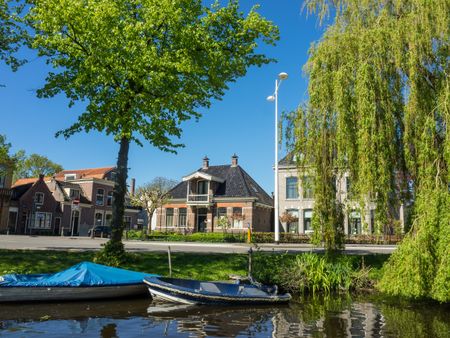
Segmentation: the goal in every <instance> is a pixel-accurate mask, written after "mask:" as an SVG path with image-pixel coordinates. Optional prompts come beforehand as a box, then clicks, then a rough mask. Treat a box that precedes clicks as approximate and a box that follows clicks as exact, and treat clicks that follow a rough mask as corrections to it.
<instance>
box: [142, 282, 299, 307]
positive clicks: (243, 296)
mask: <svg viewBox="0 0 450 338" xmlns="http://www.w3.org/2000/svg"><path fill="white" fill-rule="evenodd" d="M144 283H145V284H147V286H148V289H149V291H150V294H151V295H152V297H153V298H154V299H158V300H165V301H169V302H176V303H183V304H215V305H218V304H228V305H230V304H232V305H244V304H247V305H252V304H282V303H287V302H289V301H290V300H291V295H290V294H289V293H285V294H278V293H277V288H269V287H266V286H264V285H255V284H231V283H223V282H207V281H199V280H192V279H181V278H166V277H158V276H154V277H153V276H152V277H145V278H144Z"/></svg>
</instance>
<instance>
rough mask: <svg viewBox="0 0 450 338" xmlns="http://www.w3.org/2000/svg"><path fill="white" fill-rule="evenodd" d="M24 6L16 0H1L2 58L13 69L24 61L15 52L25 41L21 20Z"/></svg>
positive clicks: (0, 54)
mask: <svg viewBox="0 0 450 338" xmlns="http://www.w3.org/2000/svg"><path fill="white" fill-rule="evenodd" d="M21 9H22V6H19V5H18V4H17V3H16V2H15V1H10V0H0V60H1V61H4V62H6V64H7V65H10V66H11V68H12V69H13V70H17V67H19V66H20V64H22V63H23V60H19V59H18V58H17V57H16V56H15V53H16V52H17V51H18V50H19V48H20V46H21V45H22V43H23V42H24V37H25V32H24V30H23V29H22V28H21V26H20V24H19V22H20V18H19V12H20V11H21Z"/></svg>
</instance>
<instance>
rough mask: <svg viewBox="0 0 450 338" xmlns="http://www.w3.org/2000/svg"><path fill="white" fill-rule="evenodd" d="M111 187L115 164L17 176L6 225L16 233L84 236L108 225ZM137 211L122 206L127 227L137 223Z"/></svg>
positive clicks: (110, 213)
mask: <svg viewBox="0 0 450 338" xmlns="http://www.w3.org/2000/svg"><path fill="white" fill-rule="evenodd" d="M113 188H114V167H107V168H94V169H81V170H64V171H62V172H60V173H57V174H56V175H54V176H53V177H47V178H45V177H43V176H40V177H39V178H31V179H20V180H18V181H17V182H15V183H14V186H13V196H12V202H11V207H10V215H11V216H10V224H9V228H10V229H12V231H13V232H14V233H17V234H33V233H38V234H53V235H59V234H62V235H70V236H76V235H79V236H86V235H87V234H88V231H89V229H91V228H92V227H93V226H97V225H103V226H110V225H111V218H112V198H113V196H112V191H113ZM132 188H134V186H132ZM138 213H139V210H138V209H137V208H134V207H131V206H127V207H126V208H125V217H124V221H125V227H126V228H128V229H130V228H134V227H135V226H136V225H137V223H138V221H137V215H138ZM14 214H15V215H14Z"/></svg>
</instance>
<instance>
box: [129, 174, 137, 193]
mask: <svg viewBox="0 0 450 338" xmlns="http://www.w3.org/2000/svg"><path fill="white" fill-rule="evenodd" d="M135 189H136V179H135V178H132V179H131V185H130V195H131V196H134V191H135Z"/></svg>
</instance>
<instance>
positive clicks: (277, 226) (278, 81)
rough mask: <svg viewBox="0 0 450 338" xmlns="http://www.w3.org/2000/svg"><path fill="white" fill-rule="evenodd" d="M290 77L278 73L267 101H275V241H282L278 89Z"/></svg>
mask: <svg viewBox="0 0 450 338" xmlns="http://www.w3.org/2000/svg"><path fill="white" fill-rule="evenodd" d="M287 78H288V75H287V73H284V72H283V73H280V74H278V79H276V80H275V92H274V93H273V95H270V96H268V97H267V101H270V102H273V101H275V191H274V208H275V217H274V222H275V242H276V243H278V242H279V241H280V222H279V218H280V217H279V214H278V89H279V88H280V85H281V82H282V81H283V80H286V79H287Z"/></svg>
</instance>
